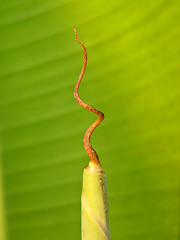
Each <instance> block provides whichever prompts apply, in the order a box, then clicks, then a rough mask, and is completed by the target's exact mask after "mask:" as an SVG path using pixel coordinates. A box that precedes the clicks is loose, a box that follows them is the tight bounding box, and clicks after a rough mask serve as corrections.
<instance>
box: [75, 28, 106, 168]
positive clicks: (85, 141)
mask: <svg viewBox="0 0 180 240" xmlns="http://www.w3.org/2000/svg"><path fill="white" fill-rule="evenodd" d="M74 32H75V37H76V40H77V41H78V42H79V43H80V44H81V46H82V48H83V51H84V64H83V68H82V70H81V73H80V75H79V78H78V81H77V83H76V86H75V89H74V97H75V99H76V100H77V102H78V103H79V104H80V105H81V106H82V107H83V108H85V109H87V110H89V111H91V112H93V113H95V114H97V115H98V116H99V117H98V119H97V120H96V121H95V122H94V123H93V124H92V125H91V126H90V127H89V128H88V129H87V131H86V133H85V135H84V139H83V144H84V148H85V150H86V152H87V154H88V156H89V159H90V162H91V163H95V164H98V165H100V162H99V158H98V155H97V153H96V151H95V150H94V148H93V147H92V146H91V144H90V138H91V134H92V132H93V131H94V129H95V128H96V127H97V126H98V125H99V124H100V123H101V122H102V121H103V119H104V114H103V113H102V112H100V111H98V110H97V109H96V108H94V107H91V106H89V105H88V104H87V103H85V102H83V101H82V100H81V99H80V97H79V93H78V89H79V85H80V83H81V80H82V77H83V75H84V72H85V70H86V65H87V52H86V48H85V47H84V45H83V44H82V42H80V41H79V39H78V38H77V32H76V29H74Z"/></svg>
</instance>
